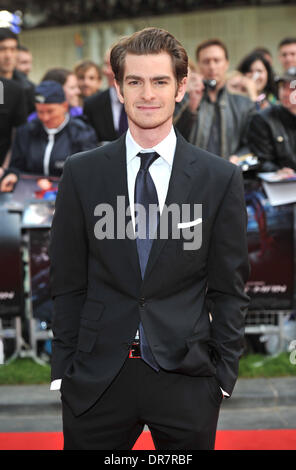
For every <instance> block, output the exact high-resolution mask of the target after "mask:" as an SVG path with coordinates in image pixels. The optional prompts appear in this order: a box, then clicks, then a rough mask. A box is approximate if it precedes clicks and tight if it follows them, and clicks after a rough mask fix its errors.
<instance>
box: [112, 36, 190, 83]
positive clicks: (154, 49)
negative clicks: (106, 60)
mask: <svg viewBox="0 0 296 470" xmlns="http://www.w3.org/2000/svg"><path fill="white" fill-rule="evenodd" d="M161 52H167V53H168V54H169V55H170V56H171V58H172V64H173V71H174V75H175V77H176V80H177V83H178V84H180V83H181V81H182V79H183V78H184V77H186V76H187V73H188V56H187V53H186V51H185V49H184V47H183V46H182V44H181V43H180V42H179V41H178V40H177V39H176V38H175V37H174V36H173V35H172V34H170V33H169V32H168V31H165V30H164V29H159V28H145V29H142V30H141V31H137V32H135V33H134V34H132V35H131V36H125V37H123V38H121V39H120V40H119V41H118V42H117V43H116V44H115V45H114V46H113V47H112V49H111V53H110V63H111V67H112V70H113V73H114V76H115V80H116V81H117V82H118V83H119V84H122V82H123V76H124V63H125V57H126V54H134V55H145V54H160V53H161Z"/></svg>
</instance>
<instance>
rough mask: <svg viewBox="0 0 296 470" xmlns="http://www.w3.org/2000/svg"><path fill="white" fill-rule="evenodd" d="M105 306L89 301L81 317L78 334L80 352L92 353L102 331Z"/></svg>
mask: <svg viewBox="0 0 296 470" xmlns="http://www.w3.org/2000/svg"><path fill="white" fill-rule="evenodd" d="M104 308H105V307H104V305H103V304H102V303H101V302H97V301H95V300H91V299H87V300H86V302H85V304H84V306H83V310H82V313H81V317H80V328H79V334H78V344H77V347H78V350H79V351H83V352H86V353H90V352H92V350H93V348H94V346H95V343H96V340H97V338H98V334H99V329H100V319H101V317H102V315H103V311H104Z"/></svg>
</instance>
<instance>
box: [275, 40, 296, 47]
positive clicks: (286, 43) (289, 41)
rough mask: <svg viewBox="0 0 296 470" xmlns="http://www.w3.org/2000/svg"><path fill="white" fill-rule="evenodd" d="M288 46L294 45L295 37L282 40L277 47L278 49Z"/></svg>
mask: <svg viewBox="0 0 296 470" xmlns="http://www.w3.org/2000/svg"><path fill="white" fill-rule="evenodd" d="M289 44H296V37H295V38H292V37H290V38H284V39H282V40H281V42H280V43H279V45H278V49H280V48H281V47H283V46H288V45H289Z"/></svg>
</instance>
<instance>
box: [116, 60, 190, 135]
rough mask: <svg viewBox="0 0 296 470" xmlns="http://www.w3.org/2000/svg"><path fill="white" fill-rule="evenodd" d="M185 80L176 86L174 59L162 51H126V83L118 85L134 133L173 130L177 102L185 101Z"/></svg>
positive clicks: (124, 80)
mask: <svg viewBox="0 0 296 470" xmlns="http://www.w3.org/2000/svg"><path fill="white" fill-rule="evenodd" d="M185 84H186V80H184V82H183V83H181V84H180V85H179V86H177V81H176V78H175V75H174V71H173V65H172V59H171V57H170V56H169V54H167V53H166V52H162V53H159V54H147V55H134V54H127V55H126V57H125V68H124V77H123V83H122V84H121V86H120V85H119V84H116V89H117V93H118V96H119V99H120V101H121V102H122V103H124V105H125V109H126V113H127V115H128V120H129V127H130V130H131V132H132V133H133V132H137V133H139V132H142V133H143V132H145V131H155V132H158V133H159V134H160V135H163V134H164V133H167V134H168V132H169V131H170V129H171V126H172V120H173V114H174V110H175V103H176V101H177V102H179V101H181V100H182V98H183V96H184V93H185Z"/></svg>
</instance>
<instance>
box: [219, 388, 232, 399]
mask: <svg viewBox="0 0 296 470" xmlns="http://www.w3.org/2000/svg"><path fill="white" fill-rule="evenodd" d="M220 389H221V392H222V393H223V398H224V397H230V395H229V393H227V392H225V390H223V388H221V387H220Z"/></svg>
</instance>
